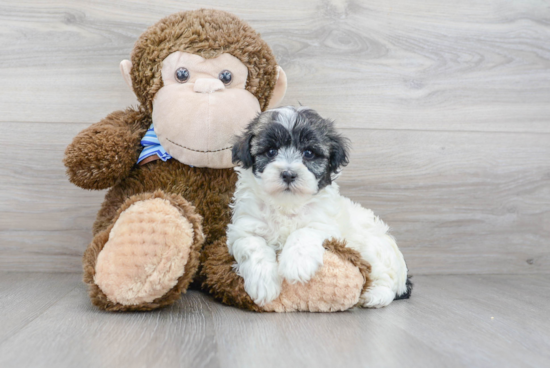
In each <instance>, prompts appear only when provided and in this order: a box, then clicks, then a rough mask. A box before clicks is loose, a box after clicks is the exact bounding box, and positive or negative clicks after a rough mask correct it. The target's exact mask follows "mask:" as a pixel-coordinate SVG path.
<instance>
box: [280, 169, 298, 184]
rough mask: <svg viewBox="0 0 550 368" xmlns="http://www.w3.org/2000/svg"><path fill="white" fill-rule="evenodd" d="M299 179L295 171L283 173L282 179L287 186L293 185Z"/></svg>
mask: <svg viewBox="0 0 550 368" xmlns="http://www.w3.org/2000/svg"><path fill="white" fill-rule="evenodd" d="M297 177H298V174H296V173H295V172H294V171H283V172H282V173H281V178H282V179H283V181H284V182H285V183H287V184H290V183H292V182H293V181H294V180H296V178H297Z"/></svg>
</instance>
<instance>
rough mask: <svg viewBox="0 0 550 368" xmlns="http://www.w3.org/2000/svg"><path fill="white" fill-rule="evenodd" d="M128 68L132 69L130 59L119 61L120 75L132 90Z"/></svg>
mask: <svg viewBox="0 0 550 368" xmlns="http://www.w3.org/2000/svg"><path fill="white" fill-rule="evenodd" d="M130 70H132V62H131V61H130V60H122V61H121V62H120V72H121V73H122V77H123V78H124V80H125V81H126V84H127V85H128V87H130V89H131V90H133V88H132V77H131V76H130Z"/></svg>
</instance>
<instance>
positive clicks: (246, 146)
mask: <svg viewBox="0 0 550 368" xmlns="http://www.w3.org/2000/svg"><path fill="white" fill-rule="evenodd" d="M253 137H254V135H253V134H252V133H251V132H250V130H248V131H247V132H245V133H244V134H243V135H241V136H239V137H237V139H236V141H235V144H234V145H233V150H232V152H231V153H232V157H231V160H232V161H233V163H234V164H238V163H241V165H242V166H243V168H245V169H249V168H250V167H252V165H253V164H254V161H253V159H252V154H251V153H250V142H251V141H252V138H253Z"/></svg>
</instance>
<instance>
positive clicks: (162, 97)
mask: <svg viewBox="0 0 550 368" xmlns="http://www.w3.org/2000/svg"><path fill="white" fill-rule="evenodd" d="M247 77H248V69H247V68H246V66H245V65H244V64H243V63H242V62H241V61H240V60H239V59H237V58H236V57H234V56H231V55H229V54H221V55H220V56H218V57H216V58H213V59H204V58H202V57H201V56H199V55H195V54H190V53H186V52H180V51H178V52H174V53H172V54H170V55H169V56H168V57H166V59H164V61H163V63H162V82H163V87H162V88H161V89H160V90H159V91H158V92H157V93H156V95H155V98H154V100H153V115H152V118H153V124H154V127H155V132H156V133H157V136H158V138H159V141H160V143H161V144H162V146H163V147H164V149H165V150H166V151H167V152H168V153H169V154H170V155H172V157H174V158H175V159H177V160H178V161H180V162H183V163H185V164H188V165H192V166H196V167H211V168H229V167H233V164H232V163H231V141H232V138H233V136H234V135H235V134H239V133H241V132H242V131H243V130H244V128H245V127H246V125H247V124H248V123H249V122H250V120H252V119H253V118H254V117H256V115H258V114H259V113H260V105H259V103H258V100H257V99H256V97H254V95H253V94H251V93H250V92H248V91H247V90H245V86H246V81H247Z"/></svg>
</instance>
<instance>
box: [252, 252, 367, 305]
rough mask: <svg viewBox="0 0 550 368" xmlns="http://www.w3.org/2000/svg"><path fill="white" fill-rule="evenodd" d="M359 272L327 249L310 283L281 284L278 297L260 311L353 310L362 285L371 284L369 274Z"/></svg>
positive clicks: (359, 269)
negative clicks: (321, 264)
mask: <svg viewBox="0 0 550 368" xmlns="http://www.w3.org/2000/svg"><path fill="white" fill-rule="evenodd" d="M366 267H367V268H368V266H366ZM362 271H364V270H362V269H361V268H359V267H357V266H356V265H355V264H354V263H352V262H351V261H350V260H348V259H345V257H341V256H340V255H339V254H338V255H337V254H336V253H334V252H332V251H329V250H327V251H326V252H325V255H324V258H323V266H321V268H319V270H318V271H317V273H316V274H315V276H314V277H313V278H312V279H311V280H310V281H309V282H307V283H305V284H301V283H295V284H289V283H288V282H287V281H286V280H285V281H283V288H282V290H281V294H280V295H279V297H278V298H277V299H275V300H274V301H272V302H271V303H269V304H266V305H265V306H264V307H263V310H264V311H266V312H305V311H309V312H337V311H344V310H347V309H350V308H353V307H354V306H355V305H356V304H357V303H358V302H359V297H360V295H361V291H362V290H363V287H364V286H365V283H370V280H369V279H368V273H367V274H365V273H364V272H362ZM367 272H368V271H367ZM365 277H366V278H367V279H365Z"/></svg>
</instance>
